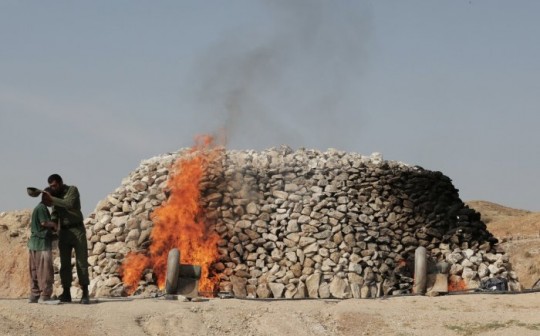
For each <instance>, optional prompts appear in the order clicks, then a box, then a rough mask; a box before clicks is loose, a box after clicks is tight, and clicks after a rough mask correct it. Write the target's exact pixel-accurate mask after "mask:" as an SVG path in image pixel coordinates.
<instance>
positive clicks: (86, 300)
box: [80, 295, 90, 304]
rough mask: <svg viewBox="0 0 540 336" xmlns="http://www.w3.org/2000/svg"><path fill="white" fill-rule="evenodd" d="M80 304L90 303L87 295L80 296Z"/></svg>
mask: <svg viewBox="0 0 540 336" xmlns="http://www.w3.org/2000/svg"><path fill="white" fill-rule="evenodd" d="M80 303H81V304H90V298H89V297H88V296H87V295H83V297H82V298H81V302H80Z"/></svg>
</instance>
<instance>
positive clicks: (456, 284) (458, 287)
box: [448, 278, 468, 292]
mask: <svg viewBox="0 0 540 336" xmlns="http://www.w3.org/2000/svg"><path fill="white" fill-rule="evenodd" d="M467 289H468V288H467V284H466V283H465V280H463V279H460V280H458V281H456V280H453V281H452V279H451V278H450V281H448V291H449V292H459V291H464V290H467Z"/></svg>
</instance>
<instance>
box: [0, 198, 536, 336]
mask: <svg viewBox="0 0 540 336" xmlns="http://www.w3.org/2000/svg"><path fill="white" fill-rule="evenodd" d="M468 204H469V205H470V206H471V207H473V208H475V209H476V210H477V211H479V212H481V213H482V218H483V220H484V221H485V222H486V224H487V225H488V229H489V230H490V231H491V232H492V233H494V235H495V236H496V237H498V238H500V239H501V240H502V241H504V242H503V243H502V244H503V246H504V247H505V248H506V250H507V252H508V253H509V255H510V258H511V261H513V265H514V270H515V271H516V272H517V273H518V275H519V277H520V280H521V282H522V284H523V285H524V287H525V288H530V286H531V285H532V283H533V282H534V281H535V280H536V279H538V278H539V276H540V271H539V270H538V268H540V253H539V247H540V244H539V242H540V236H539V232H540V214H538V213H532V212H528V211H524V210H516V209H510V208H506V207H503V206H500V205H497V204H493V203H489V202H483V201H473V202H468ZM27 219H28V211H17V212H9V213H5V212H4V213H0V334H3V335H50V334H54V335H58V336H64V335H65V336H67V335H73V334H77V335H100V336H101V335H133V336H135V335H285V336H298V335H540V293H528V294H512V295H510V294H468V295H447V296H440V297H433V298H430V297H423V296H408V297H394V298H387V299H373V300H354V299H352V300H343V301H338V300H294V301H290V300H287V301H285V300H266V301H263V300H237V299H210V300H206V301H203V302H179V301H167V300H164V299H160V298H155V299H132V300H129V301H127V300H115V301H113V300H105V299H98V300H97V301H96V300H94V302H93V304H91V305H88V306H84V305H79V304H60V305H42V304H28V303H26V300H24V299H21V297H25V296H26V295H27V293H28V289H27V287H28V285H27V282H28V278H27V275H26V273H27V266H26V263H27V261H26V258H27V257H26V256H27V253H26V239H27V236H26V230H27V228H26V225H27V224H26V223H25V221H27Z"/></svg>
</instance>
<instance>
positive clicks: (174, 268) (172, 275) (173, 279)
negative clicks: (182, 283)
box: [165, 248, 180, 294]
mask: <svg viewBox="0 0 540 336" xmlns="http://www.w3.org/2000/svg"><path fill="white" fill-rule="evenodd" d="M179 270H180V251H178V249H176V248H174V249H172V250H170V251H169V256H168V257H167V277H166V278H165V292H166V293H167V294H176V291H177V288H178V272H179Z"/></svg>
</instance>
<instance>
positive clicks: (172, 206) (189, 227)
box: [120, 136, 222, 294]
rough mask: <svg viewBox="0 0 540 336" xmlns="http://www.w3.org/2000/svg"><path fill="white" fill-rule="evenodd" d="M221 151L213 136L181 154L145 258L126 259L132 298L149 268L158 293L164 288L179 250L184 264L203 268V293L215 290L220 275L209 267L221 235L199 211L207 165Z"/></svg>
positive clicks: (156, 214) (124, 268) (125, 276)
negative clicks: (170, 259) (171, 260)
mask: <svg viewBox="0 0 540 336" xmlns="http://www.w3.org/2000/svg"><path fill="white" fill-rule="evenodd" d="M221 155H222V151H220V150H219V149H217V148H215V147H213V139H212V138H211V137H209V136H204V137H199V138H197V139H196V145H195V146H194V147H193V148H192V149H191V150H190V151H189V153H188V154H187V155H182V156H181V157H180V158H178V160H177V161H176V162H175V164H174V168H173V171H172V172H171V174H170V175H169V180H168V181H167V188H168V190H169V191H170V196H169V198H168V200H167V202H166V203H165V204H163V205H162V206H160V207H159V208H157V209H156V210H155V211H154V212H153V213H152V221H153V222H154V226H153V229H152V235H151V244H150V247H149V250H148V254H147V255H143V254H138V253H130V254H128V255H127V256H126V258H125V259H124V262H123V263H122V266H121V268H120V274H121V276H122V280H123V282H124V286H125V287H126V291H127V292H128V293H129V294H132V293H133V292H134V291H135V290H136V289H137V286H138V282H139V280H140V279H141V276H142V274H143V272H144V271H145V270H146V269H148V268H151V269H152V270H153V273H154V275H155V276H156V278H157V285H158V287H159V288H160V289H163V288H164V287H165V281H166V272H167V258H168V254H169V251H170V250H171V249H173V248H177V249H179V250H180V258H181V260H180V262H181V263H182V264H193V265H200V266H201V279H200V281H199V291H201V292H215V289H216V287H217V285H218V284H219V277H218V276H217V275H215V274H213V273H212V272H211V270H210V266H211V265H212V264H213V263H214V262H215V261H216V260H217V259H218V258H219V253H218V248H217V243H218V240H219V235H218V234H217V233H216V232H214V231H212V230H210V228H209V225H208V223H206V222H205V221H204V213H203V209H201V207H200V197H201V190H200V188H199V187H200V183H201V181H202V179H203V177H204V174H205V172H206V171H207V168H208V166H209V164H210V163H211V162H213V161H215V160H218V159H220V158H221Z"/></svg>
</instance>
